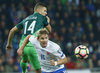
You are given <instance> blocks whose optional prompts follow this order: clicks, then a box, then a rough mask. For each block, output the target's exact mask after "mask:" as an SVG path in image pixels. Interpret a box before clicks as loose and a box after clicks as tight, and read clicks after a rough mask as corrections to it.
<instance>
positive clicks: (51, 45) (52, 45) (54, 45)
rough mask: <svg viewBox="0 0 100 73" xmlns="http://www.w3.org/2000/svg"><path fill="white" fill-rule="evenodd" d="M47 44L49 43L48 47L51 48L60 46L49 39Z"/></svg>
mask: <svg viewBox="0 0 100 73" xmlns="http://www.w3.org/2000/svg"><path fill="white" fill-rule="evenodd" d="M49 45H50V47H52V48H53V50H58V49H59V48H60V46H59V45H58V44H57V43H55V42H52V41H50V40H49Z"/></svg>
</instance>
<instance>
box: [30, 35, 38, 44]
mask: <svg viewBox="0 0 100 73" xmlns="http://www.w3.org/2000/svg"><path fill="white" fill-rule="evenodd" d="M29 41H30V42H31V43H32V44H33V45H36V42H37V38H36V37H35V36H33V35H32V36H31V37H30V38H29Z"/></svg>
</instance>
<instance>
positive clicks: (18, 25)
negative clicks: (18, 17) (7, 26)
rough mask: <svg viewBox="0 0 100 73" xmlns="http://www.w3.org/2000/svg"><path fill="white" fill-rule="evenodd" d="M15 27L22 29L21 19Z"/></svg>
mask: <svg viewBox="0 0 100 73" xmlns="http://www.w3.org/2000/svg"><path fill="white" fill-rule="evenodd" d="M16 27H17V28H18V29H19V30H21V29H23V21H22V22H20V23H19V24H17V25H16Z"/></svg>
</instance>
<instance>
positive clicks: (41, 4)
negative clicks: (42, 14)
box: [34, 2, 47, 11]
mask: <svg viewBox="0 0 100 73" xmlns="http://www.w3.org/2000/svg"><path fill="white" fill-rule="evenodd" d="M40 7H46V8H47V6H46V4H44V3H42V2H39V3H37V4H36V5H35V7H34V11H36V10H37V9H38V8H40Z"/></svg>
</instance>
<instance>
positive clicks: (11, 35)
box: [6, 26, 19, 50]
mask: <svg viewBox="0 0 100 73" xmlns="http://www.w3.org/2000/svg"><path fill="white" fill-rule="evenodd" d="M18 30H19V29H18V28H17V27H16V26H15V27H13V28H12V29H11V30H10V33H9V36H8V42H7V45H6V50H9V49H11V48H12V39H13V37H14V34H15V32H17V31H18Z"/></svg>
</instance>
